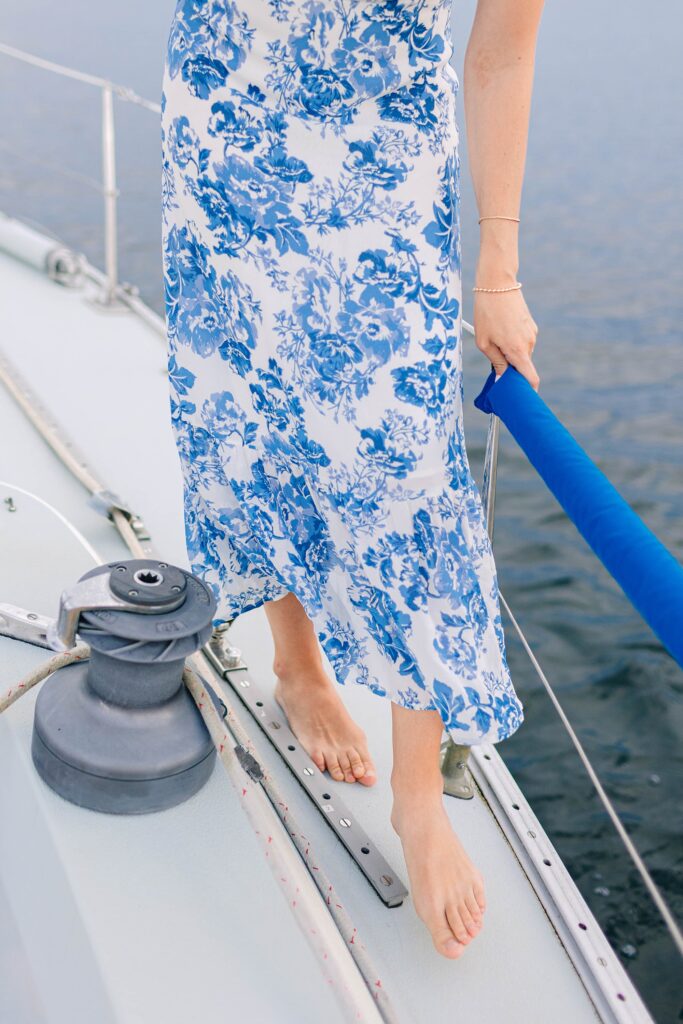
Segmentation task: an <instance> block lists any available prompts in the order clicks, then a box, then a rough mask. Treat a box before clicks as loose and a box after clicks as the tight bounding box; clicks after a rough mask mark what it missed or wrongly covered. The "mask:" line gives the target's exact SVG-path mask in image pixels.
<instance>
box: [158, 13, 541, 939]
mask: <svg viewBox="0 0 683 1024" xmlns="http://www.w3.org/2000/svg"><path fill="white" fill-rule="evenodd" d="M541 6H542V0H480V2H479V5H478V8H477V12H476V17H475V21H474V26H473V30H472V34H471V38H470V41H469V45H468V48H467V54H466V59H465V73H464V86H465V108H466V116H467V127H468V133H469V134H468V139H469V149H470V164H471V170H472V177H473V181H474V186H475V191H476V198H477V203H478V208H479V213H480V215H481V218H482V219H481V221H480V224H481V228H480V231H481V238H480V248H479V256H478V263H477V272H476V285H475V287H476V288H477V289H480V290H475V292H474V325H475V330H476V344H477V346H478V347H479V349H481V351H482V352H483V353H484V354H485V355H486V357H487V358H488V360H489V361H490V362H491V364H492V366H493V367H494V368H495V369H496V371H497V373H502V372H503V371H504V370H505V368H506V367H507V366H508V364H512V365H513V366H515V367H516V368H517V369H518V370H519V371H520V372H521V373H522V374H523V375H524V376H525V377H526V378H527V379H528V380H529V381H530V383H531V384H532V386H534V387H535V388H537V387H538V382H539V378H538V375H537V373H536V370H535V368H534V365H533V362H532V358H531V356H532V352H533V349H534V344H535V340H536V332H537V327H536V324H535V323H534V321H533V319H532V317H531V315H530V313H529V310H528V308H527V306H526V303H525V301H524V299H523V297H522V294H521V291H520V288H519V285H518V283H517V281H516V273H517V266H518V259H517V235H518V211H519V205H520V196H521V187H522V178H523V166H524V161H525V153H526V139H527V131H528V118H529V107H530V97H531V89H532V78H533V61H534V53H535V42H536V33H537V28H538V23H539V20H540V13H541ZM449 19H450V3H449V2H448V0H356V2H351V0H178V3H177V7H176V11H175V16H174V18H173V23H172V26H171V31H170V36H169V41H168V51H167V59H166V66H165V69H164V81H163V95H162V111H163V114H162V141H163V161H164V162H163V258H164V271H165V282H166V311H167V325H168V339H169V351H168V358H169V372H170V382H171V411H172V423H173V428H174V432H175V437H176V441H177V445H178V451H179V455H180V460H181V466H182V470H183V477H184V485H185V524H186V538H187V547H188V553H189V557H190V561H191V565H192V568H193V571H194V572H195V573H197V574H198V575H200V576H201V577H202V578H203V579H204V580H206V581H207V582H208V583H209V584H210V585H211V586H212V588H213V589H214V591H215V594H216V598H217V600H218V603H219V613H220V614H219V618H217V619H216V620H215V624H216V625H217V624H218V623H220V622H226V621H228V620H230V619H232V618H234V617H235V616H237V615H239V614H240V613H242V612H244V611H248V610H249V609H252V608H256V607H259V606H261V605H264V606H265V611H266V613H267V616H268V621H269V623H270V627H271V630H272V633H273V639H274V645H275V663H274V672H275V675H276V678H277V683H276V691H275V695H276V698H277V700H278V702H279V704H280V705H281V707H282V708H283V710H284V712H285V714H286V715H287V718H288V720H289V722H290V725H291V727H292V730H293V731H294V733H295V734H296V736H297V737H298V739H299V741H300V743H301V744H302V746H303V747H304V748H305V750H306V751H307V752H308V754H309V755H310V757H311V758H312V759H313V761H314V762H315V763H316V764H317V766H318V767H319V769H320V770H321V771H325V770H327V771H329V773H330V774H331V776H332V777H333V778H334V779H337V780H339V781H342V780H346V781H347V782H349V783H352V782H354V781H358V782H360V783H361V784H363V785H372V784H373V783H374V782H375V781H376V776H375V771H374V766H373V761H372V756H371V754H370V752H369V750H368V747H367V742H366V737H365V734H364V732H363V730H362V729H361V728H359V727H358V726H357V725H356V723H355V722H354V721H353V720H352V719H351V717H350V716H349V714H348V712H347V711H346V709H345V707H344V705H343V703H342V701H341V699H340V695H339V691H338V689H337V688H336V687H335V685H334V682H333V681H331V680H330V678H329V677H328V676H327V675H326V673H325V669H324V667H323V662H322V658H321V652H320V646H322V649H323V650H324V651H325V653H326V655H327V657H328V658H329V661H330V663H331V665H332V667H333V670H334V674H335V679H336V682H337V683H340V684H346V683H349V682H351V683H357V684H360V685H363V686H366V687H368V688H369V689H370V690H371V691H372V692H373V693H375V694H377V695H379V696H383V697H387V698H389V699H390V701H391V714H392V728H393V748H394V763H393V770H392V775H391V786H392V791H393V798H394V800H393V809H392V815H391V820H392V825H393V827H394V829H395V830H396V832H397V833H398V835H399V836H400V838H401V841H402V845H403V850H404V853H405V858H406V864H407V868H408V873H409V878H410V885H411V890H412V896H413V901H414V905H415V908H416V911H417V913H418V914H419V915H420V917H421V918H422V919H423V920H424V922H425V924H426V925H427V927H428V928H429V930H430V932H431V935H432V939H433V942H434V945H435V946H436V949H437V950H438V951H439V952H440V953H441V954H443V955H444V956H446V957H450V958H456V957H458V956H460V955H461V954H462V952H463V950H464V948H465V946H466V945H467V943H469V942H470V940H471V939H472V937H474V936H475V935H476V934H477V933H478V931H479V929H480V928H481V925H482V915H483V911H484V908H485V896H484V884H483V878H482V876H481V874H480V872H479V871H478V869H477V868H476V867H475V865H474V864H473V863H472V861H471V860H470V859H469V857H468V856H467V854H466V852H465V850H464V849H463V847H462V845H461V843H460V841H459V839H458V837H457V836H456V835H455V833H454V832H453V830H452V828H451V825H450V821H449V819H448V817H447V815H446V812H445V809H444V806H443V780H442V776H441V772H440V767H439V753H440V743H441V736H442V732H443V730H444V729H446V730H447V732H448V733H449V734H450V735H451V736H452V737H453V739H454V740H455V741H456V742H459V743H464V744H474V743H479V742H484V741H485V742H494V743H495V742H499V741H501V740H503V739H505V738H506V737H507V736H509V735H510V734H511V733H512V732H514V731H515V730H516V729H517V728H518V727H519V725H520V724H521V722H522V720H523V711H522V704H521V702H520V701H519V699H518V697H517V695H516V694H515V691H514V689H513V686H512V682H511V679H510V675H509V671H508V667H507V664H506V659H505V645H504V636H503V630H502V625H501V619H500V610H499V604H498V589H497V579H496V572H495V565H494V562H493V555H492V552H491V547H490V544H489V540H488V535H487V533H486V529H485V522H484V517H483V511H482V506H481V500H480V496H479V493H478V490H477V487H476V484H475V482H474V479H473V478H472V475H471V473H470V469H469V465H468V461H467V454H466V450H465V441H464V437H463V428H462V351H461V281H460V256H461V246H460V208H459V207H460V191H459V185H460V164H459V156H458V129H457V124H456V95H457V92H458V88H459V82H458V78H457V76H456V74H455V72H454V71H453V69H452V67H451V65H450V64H449V57H450V56H451V54H452V46H451V42H450V24H449Z"/></svg>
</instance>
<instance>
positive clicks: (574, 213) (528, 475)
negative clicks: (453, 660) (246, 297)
mask: <svg viewBox="0 0 683 1024" xmlns="http://www.w3.org/2000/svg"><path fill="white" fill-rule="evenodd" d="M173 7H174V3H173V0H167V2H165V3H164V2H161V0H149V2H147V3H146V4H140V3H136V2H134V0H119V2H118V3H116V4H105V5H96V4H93V3H92V2H87V3H86V2H85V0H65V2H64V3H62V4H60V5H59V7H58V8H55V7H54V5H52V4H48V3H47V2H46V0H43V2H37V0H23V3H22V4H21V5H16V4H15V5H12V7H11V9H10V7H9V5H4V8H3V11H2V13H1V14H0V39H1V40H2V41H4V42H7V43H10V44H12V45H14V46H18V47H20V48H23V49H26V50H29V51H31V52H33V53H36V54H39V55H41V56H43V57H46V58H49V59H52V60H55V61H58V62H62V63H65V64H68V65H71V66H73V67H76V68H79V69H81V70H84V71H89V72H92V73H94V74H98V75H103V76H107V77H109V78H111V79H113V80H114V81H117V82H120V83H122V84H125V85H129V86H131V87H132V88H133V89H135V90H136V91H137V92H139V93H141V94H142V95H144V96H146V97H148V98H150V99H153V100H156V101H158V100H159V98H160V88H161V74H162V68H163V57H164V49H165V44H166V37H167V33H168V27H169V25H170V20H171V17H172V13H173ZM57 12H58V13H57ZM473 12H474V3H473V2H471V0H467V2H462V3H460V2H459V0H455V4H454V11H453V32H454V41H455V44H456V60H455V65H456V68H457V70H458V74H459V75H460V77H461V81H462V57H463V53H464V48H465V45H466V41H467V37H468V34H469V29H470V25H471V22H472V17H473ZM682 43H683V10H682V9H681V7H680V4H679V3H678V2H677V0H659V2H658V3H657V4H656V5H653V4H645V3H644V2H635V0H619V2H617V0H604V2H603V3H602V4H600V5H597V4H595V3H591V2H590V0H572V2H571V3H568V2H565V3H557V2H555V3H549V4H547V6H546V10H545V11H544V14H543V18H542V23H541V29H540V33H539V41H538V50H537V59H536V75H535V85H534V101H533V108H532V123H531V129H530V135H529V146H528V154H527V166H526V177H525V184H524V191H523V197H522V207H521V218H522V223H521V229H520V272H519V276H520V279H521V280H522V281H523V282H524V294H525V297H526V300H527V303H528V304H529V307H530V309H531V311H532V314H533V316H534V318H535V319H536V321H537V323H538V324H539V336H538V344H537V347H536V356H535V362H536V366H537V368H538V370H539V373H540V375H541V394H542V396H543V398H544V400H545V401H546V402H547V403H548V404H549V405H550V407H551V408H552V409H553V410H554V411H555V413H556V414H557V415H558V416H559V418H560V419H561V420H562V422H563V423H564V424H565V425H566V426H567V427H568V428H569V430H571V431H572V433H573V434H574V435H575V437H576V438H577V439H578V440H579V442H580V443H581V444H582V445H583V446H584V448H585V449H586V450H587V452H588V453H589V454H590V456H591V457H592V458H593V459H594V460H595V462H596V463H597V464H598V465H599V467H600V468H601V469H602V470H603V471H604V472H605V473H606V474H607V476H608V477H609V479H610V480H611V481H612V482H613V483H614V484H615V486H616V487H617V488H618V489H619V490H620V492H621V493H622V494H623V496H624V497H625V498H626V499H627V501H628V502H629V503H630V505H631V506H632V507H633V508H634V509H635V510H636V511H637V512H638V514H639V515H640V516H641V517H642V518H643V519H644V520H645V522H646V523H647V524H648V526H649V527H650V528H651V529H652V530H654V532H655V533H656V534H657V536H658V537H659V538H660V539H661V540H662V541H663V542H664V544H665V545H666V546H667V547H668V548H669V550H670V551H671V552H672V553H673V554H674V555H675V556H676V557H677V558H678V559H679V560H681V561H683V515H682V512H683V355H682V353H681V334H682V332H683V328H682V326H681V325H682V324H683V118H682V117H681V101H682V99H683V62H682V61H681V57H680V53H681V46H682ZM0 95H1V96H3V97H4V99H5V103H4V104H3V106H4V109H3V111H2V123H3V133H2V137H1V138H0V155H1V156H2V160H0V209H2V210H5V211H7V212H9V213H13V214H15V215H17V216H22V217H26V218H28V219H30V220H32V221H33V222H34V223H36V224H39V225H42V226H44V227H47V228H49V229H51V230H52V231H54V232H56V233H57V234H58V235H59V236H60V237H62V238H63V239H64V241H66V242H68V243H70V244H72V245H74V246H75V247H77V248H80V249H82V250H83V251H84V252H86V253H87V255H88V256H89V257H90V258H91V259H92V260H93V262H95V263H97V264H98V265H100V266H101V265H102V248H101V209H100V200H99V198H98V196H97V193H96V192H95V191H94V189H92V188H91V185H90V182H91V180H92V179H97V178H98V176H99V173H100V165H99V134H98V133H99V120H98V118H99V94H98V92H97V90H95V89H90V88H88V87H87V86H83V85H80V84H77V83H72V82H65V81H62V80H59V79H56V78H54V77H53V76H51V75H48V74H47V73H46V72H44V71H39V70H35V69H32V68H24V67H21V66H19V65H16V64H15V63H14V62H10V61H8V60H7V59H6V58H2V57H0ZM8 96H11V102H10V103H7V98H8ZM459 123H460V134H461V147H462V154H463V182H462V202H463V207H462V224H463V243H462V244H463V261H464V273H463V283H464V296H465V298H464V316H465V319H467V320H470V321H471V301H470V296H471V294H472V293H471V291H470V288H471V286H472V284H473V283H474V282H473V273H474V263H475V260H476V244H477V233H478V228H477V212H476V208H475V205H474V201H473V194H472V189H471V184H470V181H469V172H468V170H467V159H466V156H467V147H466V133H465V123H464V112H463V108H462V98H461V101H460V116H459ZM117 129H118V139H119V154H118V159H119V185H120V188H121V192H122V199H121V224H120V243H121V272H122V277H123V279H125V280H129V281H132V282H134V283H136V284H137V285H139V286H140V288H141V291H142V293H143V295H144V297H145V298H146V299H147V301H148V302H149V303H150V304H151V305H152V306H153V307H155V308H156V309H157V310H158V311H159V312H161V311H162V290H161V263H160V260H161V256H160V222H159V162H158V161H159V135H158V124H157V121H156V119H155V116H154V115H153V114H150V113H148V112H146V111H144V110H141V109H138V108H134V107H129V106H128V105H125V104H121V103H118V104H117ZM65 169H67V170H68V171H69V174H68V175H65V174H64V173H63V171H64V170H65ZM465 366H466V398H467V411H466V426H467V437H468V451H469V455H470V460H471V462H472V466H473V469H474V471H475V475H476V476H477V478H478V479H479V480H480V479H481V466H482V458H483V446H484V439H485V427H486V419H485V417H484V416H483V415H482V414H481V413H480V412H478V411H477V410H475V409H474V408H473V406H472V401H471V399H472V398H473V397H474V395H475V394H476V393H477V392H478V390H479V389H480V387H481V384H482V383H483V380H484V379H485V377H486V375H487V372H488V368H489V367H488V363H487V362H486V360H485V359H484V358H483V356H481V354H480V353H479V352H478V351H477V350H476V348H475V346H474V343H473V341H472V339H471V338H468V337H466V344H465ZM501 435H502V443H501V447H502V451H501V457H500V465H499V474H498V481H499V482H498V500H497V506H496V520H495V552H496V563H497V567H498V575H499V580H500V584H501V589H502V592H503V594H504V595H505V597H506V599H507V601H508V602H509V603H510V605H511V607H512V610H513V612H514V614H515V616H516V618H517V620H518V621H519V623H520V624H521V626H522V628H523V630H524V631H525V633H526V636H527V638H528V640H529V642H530V644H531V646H532V648H533V649H534V651H535V652H536V655H537V657H538V659H539V661H540V663H541V665H542V666H543V668H544V670H545V672H546V674H547V676H548V677H549V679H550V682H551V684H552V685H553V687H554V689H555V692H556V693H557V695H558V697H559V699H560V701H561V703H562V706H563V707H564V709H565V711H566V712H567V714H568V715H569V718H570V720H571V721H572V723H573V724H574V727H575V729H576V730H577V732H578V734H579V737H580V739H581V741H582V743H583V744H584V746H585V748H586V750H587V752H588V755H589V757H590V758H591V760H592V762H593V764H594V765H595V767H596V769H597V771H598V774H599V775H600V778H601V779H602V781H603V784H604V786H605V788H606V790H607V792H608V793H609V795H610V797H611V798H612V800H613V801H614V803H615V805H616V807H617V809H618V811H619V813H620V817H621V819H622V821H623V822H624V824H625V826H626V828H627V829H628V831H629V832H630V834H631V836H632V838H633V840H634V842H635V843H636V845H637V847H638V849H639V851H640V853H641V854H642V856H643V857H644V859H645V861H646V863H647V864H648V866H649V868H650V870H651V871H652V874H653V876H654V878H655V881H656V882H657V884H658V885H659V887H660V888H661V890H662V892H663V893H664V895H665V898H666V899H667V901H668V902H669V904H670V906H671V907H672V910H673V912H674V914H675V915H676V916H677V918H678V919H679V920H680V919H681V918H682V917H683V843H682V842H681V834H682V831H683V829H682V822H683V753H682V745H681V738H682V736H683V673H682V672H681V670H680V669H679V668H678V667H677V666H676V665H675V664H674V662H673V660H672V659H671V657H670V656H669V655H668V654H667V653H666V652H665V651H664V650H663V648H662V646H661V644H660V643H659V642H658V641H657V639H656V637H655V636H654V634H653V633H652V632H651V630H650V629H649V628H648V627H647V626H646V625H645V624H644V623H643V622H642V620H641V619H640V618H639V616H638V615H637V614H636V613H635V612H634V611H633V610H632V609H631V608H630V606H629V604H628V602H627V601H626V599H625V597H624V596H623V594H622V593H621V591H620V590H619V588H618V587H617V586H616V584H615V583H614V582H613V581H612V580H611V577H609V576H608V574H607V572H606V571H605V570H604V569H603V568H602V567H601V566H600V564H599V563H598V562H597V561H596V559H595V558H594V556H593V554H592V552H591V551H590V549H589V548H588V547H587V545H586V544H585V542H584V541H583V540H582V539H581V537H580V536H579V535H578V534H577V533H576V530H575V529H574V527H573V526H572V525H571V523H569V522H568V521H567V519H566V518H565V516H564V514H563V512H562V510H561V508H560V506H559V505H558V503H557V502H556V501H555V499H554V498H553V497H552V496H551V495H550V494H549V493H548V492H547V491H546V490H545V488H544V485H543V484H542V483H541V482H540V480H539V479H538V477H537V476H536V475H535V473H534V471H533V470H532V469H531V468H530V466H529V465H528V463H526V461H525V459H524V457H523V456H522V455H521V453H520V451H519V449H518V448H517V447H516V445H515V443H514V441H513V440H512V439H511V437H510V436H509V435H508V434H507V432H506V431H505V429H504V428H503V430H502V431H501ZM503 616H504V623H505V627H506V636H507V643H508V657H509V661H510V665H511V668H512V672H513V676H514V679H515V684H516V687H517V690H518V691H519V693H520V696H521V697H522V699H523V701H524V704H525V714H526V720H525V724H524V726H523V727H522V729H521V730H519V732H518V733H516V734H515V735H514V736H513V737H511V739H510V740H508V741H507V742H506V743H503V744H500V745H499V746H498V750H499V752H500V753H501V755H502V756H503V758H504V759H505V761H506V763H507V764H508V765H509V767H510V769H511V771H512V772H513V774H514V775H515V777H516V778H517V780H518V781H519V783H520V785H521V786H522V788H523V790H524V792H525V793H526V795H527V796H528V798H529V800H530V802H531V804H532V806H533V807H534V809H535V811H536V813H537V814H538V816H539V818H540V819H541V821H542V823H543V825H544V827H545V828H546V829H547V831H548V833H549V834H550V836H551V839H552V841H553V842H554V843H555V845H556V846H557V848H558V850H559V852H560V854H561V855H562V857H563V858H564V860H565V863H566V864H567V866H568V867H569V869H570V871H571V874H572V876H573V877H574V879H575V880H576V882H577V884H578V885H579V887H580V889H581V891H582V893H583V894H584V896H585V898H586V899H587V901H588V903H589V904H590V906H591V908H592V910H593V912H594V913H595V914H596V916H597V918H598V919H599V921H600V923H601V925H602V927H603V928H604V929H605V932H606V934H607V935H608V937H609V939H610V941H611V942H612V944H613V946H614V948H615V949H616V950H618V951H619V955H620V956H621V958H622V960H623V962H624V964H625V965H626V968H627V970H628V971H629V973H630V975H631V977H632V978H633V980H634V982H635V984H636V985H637V987H638V988H639V990H640V992H641V994H642V995H643V997H644V999H645V1000H646V1001H647V1003H648V1006H649V1007H650V1010H651V1012H652V1013H653V1016H655V1018H656V1019H657V1021H658V1022H662V1024H665V1022H666V1024H670V1022H673V1021H674V1020H683V991H682V986H681V970H680V959H679V958H678V956H677V954H676V953H675V950H674V947H673V944H672V942H671V941H670V938H669V936H668V933H667V931H666V929H665V928H664V926H663V924H662V923H661V921H660V917H659V914H658V912H657V911H656V909H655V907H654V905H653V904H652V902H651V900H650V898H649V896H648V895H647V893H646V891H645V889H644V886H643V885H642V883H641V881H640V878H639V876H638V874H637V872H636V870H635V868H634V866H633V865H632V863H631V861H630V859H629V858H628V856H627V854H626V852H625V851H624V849H623V847H622V844H621V842H620V840H619V839H618V837H617V835H616V833H615V832H614V829H613V826H612V825H611V823H610V821H609V819H608V817H607V815H606V813H605V811H604V809H603V808H602V804H601V803H600V801H599V799H598V797H597V795H596V794H595V792H594V791H593V788H592V786H591V784H590V781H589V780H588V778H587V776H586V774H585V771H584V769H583V767H582V765H581V762H580V760H579V758H578V756H577V755H576V753H575V751H574V748H573V746H572V744H571V742H570V740H569V738H568V736H567V735H566V732H565V730H564V728H563V727H562V725H561V723H560V721H559V719H558V717H557V714H556V712H555V711H554V709H553V707H552V705H551V703H550V701H549V699H548V697H547V695H546V693H545V691H544V690H543V688H542V686H541V684H540V682H539V681H538V680H537V678H536V677H535V674H534V672H533V670H532V668H531V666H530V664H529V662H528V659H527V658H526V655H525V653H524V651H523V649H522V647H521V644H520V642H519V641H518V639H517V637H516V634H515V632H514V629H513V627H512V625H511V624H510V623H509V622H508V621H507V618H506V616H505V613H503ZM682 628H683V624H682ZM470 852H471V853H472V855H473V856H474V857H475V859H476V850H474V851H470Z"/></svg>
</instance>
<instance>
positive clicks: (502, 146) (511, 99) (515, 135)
mask: <svg viewBox="0 0 683 1024" xmlns="http://www.w3.org/2000/svg"><path fill="white" fill-rule="evenodd" d="M541 8H542V0H480V4H479V7H478V9H477V15H476V17H475V21H474V25H473V28H472V34H471V36H470V39H469V42H468V46H467V51H466V54H465V64H464V76H463V92H464V102H465V118H466V127H467V144H468V151H469V164H470V172H471V176H472V184H473V187H474V192H475V196H476V200H477V207H478V210H479V216H480V217H486V216H487V215H490V214H505V215H507V216H509V217H519V215H520V212H519V211H520V203H521V194H522V183H523V178H524V165H525V161H526V149H527V139H528V133H529V114H530V109H531V95H532V88H533V77H534V59H535V48H536V34H537V29H538V22H539V19H540V12H541ZM518 236H519V225H518V224H517V223H516V222H514V221H509V220H483V221H482V222H481V225H480V248H479V260H478V263H477V274H476V277H477V280H476V283H477V284H478V285H482V286H484V287H487V286H492V287H496V286H499V285H500V286H504V285H506V284H511V283H513V282H514V281H515V280H516V276H517V271H518V267H519V254H518Z"/></svg>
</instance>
